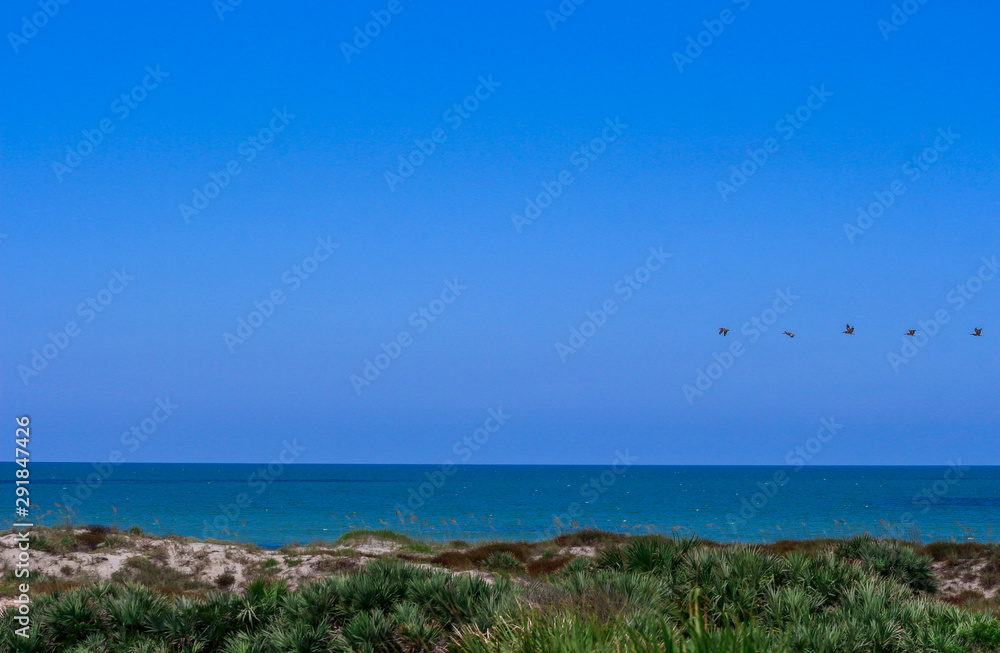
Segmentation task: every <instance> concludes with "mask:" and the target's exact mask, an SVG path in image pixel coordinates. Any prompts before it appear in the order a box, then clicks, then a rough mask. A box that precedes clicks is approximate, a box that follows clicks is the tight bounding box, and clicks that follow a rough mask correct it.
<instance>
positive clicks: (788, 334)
mask: <svg viewBox="0 0 1000 653" xmlns="http://www.w3.org/2000/svg"><path fill="white" fill-rule="evenodd" d="M783 333H784V334H785V335H786V336H788V337H789V338H794V337H795V334H794V333H789V332H788V331H783Z"/></svg>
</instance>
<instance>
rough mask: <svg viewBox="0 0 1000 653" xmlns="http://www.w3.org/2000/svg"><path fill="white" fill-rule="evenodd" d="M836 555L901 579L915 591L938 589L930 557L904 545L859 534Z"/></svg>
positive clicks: (886, 576)
mask: <svg viewBox="0 0 1000 653" xmlns="http://www.w3.org/2000/svg"><path fill="white" fill-rule="evenodd" d="M835 555H836V556H837V557H839V558H841V559H845V560H858V561H859V562H861V564H862V565H864V566H865V567H866V568H867V569H869V570H870V571H873V572H875V573H877V574H879V575H880V576H883V577H885V578H893V579H895V580H898V581H899V582H901V583H904V584H906V585H907V586H909V587H910V589H912V590H913V591H914V592H936V591H937V582H936V581H935V580H934V570H933V568H932V567H931V558H930V556H922V555H918V554H917V553H916V552H915V551H914V550H913V549H912V548H911V547H910V546H907V545H905V544H900V543H898V542H892V541H885V540H876V539H873V538H871V537H868V536H859V537H853V538H851V539H850V540H847V541H845V542H843V543H842V544H840V545H839V546H838V547H837V548H836V550H835Z"/></svg>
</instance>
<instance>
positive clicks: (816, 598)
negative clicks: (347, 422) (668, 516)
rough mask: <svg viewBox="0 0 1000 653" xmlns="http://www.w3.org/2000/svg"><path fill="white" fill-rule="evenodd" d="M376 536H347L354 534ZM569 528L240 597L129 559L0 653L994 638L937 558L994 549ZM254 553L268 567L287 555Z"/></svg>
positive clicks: (910, 643) (580, 652)
mask: <svg viewBox="0 0 1000 653" xmlns="http://www.w3.org/2000/svg"><path fill="white" fill-rule="evenodd" d="M374 537H378V536H375V535H372V534H371V533H366V534H364V535H362V536H355V537H352V538H348V539H347V540H346V541H347V542H351V543H353V544H354V545H355V546H358V547H360V546H361V545H362V544H363V540H364V539H366V538H374ZM563 538H565V539H563ZM563 538H558V539H556V540H553V541H549V542H544V543H523V542H494V543H489V544H483V545H479V546H471V545H465V546H463V547H462V548H461V549H460V550H455V549H447V548H444V547H440V546H439V547H437V548H435V551H436V552H437V553H436V555H435V557H434V561H435V562H434V564H436V565H438V566H439V567H446V568H444V569H442V568H428V567H427V566H426V565H422V566H417V565H414V564H412V563H411V562H409V561H408V560H399V559H392V558H384V559H375V560H370V561H369V562H368V563H367V564H366V565H364V566H362V567H360V568H358V567H355V568H352V569H343V570H334V571H337V572H338V573H335V574H334V575H330V576H326V577H324V578H321V579H319V580H314V581H312V582H308V583H306V584H304V585H303V586H301V587H300V588H299V589H298V590H297V591H293V590H290V589H289V588H288V587H287V585H286V584H285V583H284V582H282V581H278V580H276V579H275V578H273V577H259V578H255V579H253V580H251V581H249V582H248V583H247V584H245V585H244V586H243V587H242V588H239V590H238V591H235V592H220V591H217V590H213V589H205V588H201V589H198V590H196V591H193V592H191V593H189V595H185V596H179V595H165V594H164V593H163V592H161V591H157V590H156V589H154V587H156V586H158V585H159V584H161V582H180V581H179V580H178V579H171V578H161V577H159V576H160V575H162V574H164V573H166V572H164V571H163V569H161V568H160V563H158V562H157V561H155V560H153V559H145V562H139V561H138V560H135V562H133V559H130V561H129V565H128V570H129V574H128V575H127V577H124V578H119V579H116V580H117V581H120V582H114V583H100V584H96V585H91V586H89V587H86V588H82V587H78V588H73V589H68V590H67V589H55V590H54V591H52V592H51V593H49V594H45V595H40V596H36V597H35V603H34V606H33V615H34V624H35V625H34V626H33V630H32V636H31V637H30V638H29V639H23V638H20V637H17V636H15V635H14V628H15V627H16V625H15V624H14V622H13V616H14V615H13V614H12V613H10V612H8V613H6V614H5V615H4V616H3V617H2V618H0V629H2V630H0V651H11V652H29V651H30V652H32V653H48V652H50V651H51V652H56V651H59V652H62V651H67V652H69V653H92V652H93V653H96V652H112V651H114V652H118V651H122V652H136V653H139V652H163V653H166V652H168V651H178V652H203V653H213V652H219V653H286V652H288V653H291V652H300V651H301V652H316V653H319V652H334V653H336V652H343V653H348V652H352V651H358V652H362V651H363V652H373V653H374V652H392V653H404V652H418V651H452V652H455V653H461V652H466V653H528V652H535V651H539V652H554V653H590V652H592V651H598V652H607V653H612V652H614V653H654V652H657V653H668V652H669V653H709V652H720V651H725V652H734V653H735V652H739V653H756V652H764V651H768V652H770V651H778V652H785V651H787V652H791V651H803V652H814V653H840V652H842V651H854V652H857V653H864V652H872V653H875V652H878V653H890V652H914V653H930V652H940V653H961V652H965V653H985V652H987V651H1000V621H998V620H997V618H996V616H995V614H992V613H991V610H992V611H994V612H996V611H1000V610H998V606H997V603H996V601H995V600H993V601H988V600H985V599H983V600H981V601H980V602H979V603H978V604H976V606H977V607H978V608H981V610H980V611H979V612H977V611H975V610H972V609H969V608H968V607H963V606H957V605H951V604H948V603H945V602H943V601H940V600H938V599H937V598H935V593H936V592H937V589H938V588H937V582H936V580H935V576H934V569H933V568H932V561H933V560H937V561H938V563H939V564H949V561H951V562H953V563H954V564H963V563H965V562H976V564H977V565H980V566H983V565H988V564H989V563H990V562H991V561H992V560H993V559H994V557H995V556H996V554H997V551H998V549H997V548H996V547H993V546H988V545H977V546H981V548H978V549H977V548H975V547H969V546H966V545H950V546H945V545H942V546H938V545H930V546H929V547H919V546H918V545H911V544H907V543H903V542H895V541H887V540H873V539H870V538H865V537H858V538H853V539H850V540H832V541H826V542H823V543H821V544H818V545H817V544H816V543H815V542H801V543H795V542H785V543H776V544H775V545H770V546H768V547H758V546H722V545H718V544H715V543H711V542H704V541H699V540H695V539H670V538H664V537H661V536H656V535H646V536H640V537H632V538H625V537H622V536H618V535H610V534H607V533H604V534H601V533H574V534H572V535H568V536H563ZM380 539H382V538H380ZM407 539H408V538H407ZM560 540H561V541H560ZM392 541H394V542H397V543H399V544H403V545H404V546H411V545H412V541H408V542H400V541H399V540H396V539H393V540H392ZM342 542H343V540H342ZM570 547H594V548H593V549H590V550H591V551H595V553H596V555H595V556H594V557H593V558H590V557H576V556H574V555H571V554H570V553H568V552H567V549H569V548H570ZM336 559H337V558H335V557H332V556H331V557H330V560H336ZM261 566H262V567H268V568H270V570H271V571H275V570H277V567H278V564H277V560H274V559H267V560H265V561H264V562H263V563H262V564H261ZM458 569H467V570H475V571H474V572H473V573H471V574H470V573H465V572H459V571H456V570H458ZM486 572H493V574H492V575H490V574H488V573H486ZM234 582H235V579H234V577H233V576H232V574H230V573H229V572H226V573H224V574H222V575H220V576H219V577H218V578H216V579H215V585H216V586H218V587H228V586H229V585H232V584H233V583H234Z"/></svg>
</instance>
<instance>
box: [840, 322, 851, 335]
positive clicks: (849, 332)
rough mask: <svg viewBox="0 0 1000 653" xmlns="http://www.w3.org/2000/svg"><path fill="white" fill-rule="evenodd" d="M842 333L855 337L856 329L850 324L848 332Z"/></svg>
mask: <svg viewBox="0 0 1000 653" xmlns="http://www.w3.org/2000/svg"><path fill="white" fill-rule="evenodd" d="M841 333H846V334H847V335H849V336H853V335H854V327H852V326H851V325H850V324H848V325H847V331H841Z"/></svg>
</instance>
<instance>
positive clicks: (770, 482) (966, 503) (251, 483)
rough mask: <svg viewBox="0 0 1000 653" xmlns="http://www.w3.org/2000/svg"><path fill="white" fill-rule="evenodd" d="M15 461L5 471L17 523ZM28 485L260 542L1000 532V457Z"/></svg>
mask: <svg viewBox="0 0 1000 653" xmlns="http://www.w3.org/2000/svg"><path fill="white" fill-rule="evenodd" d="M14 470H15V467H14V466H13V465H12V464H6V465H4V466H3V473H2V474H0V478H2V479H3V481H2V483H3V484H4V486H5V490H6V491H7V492H9V494H8V496H9V497H10V504H9V505H10V506H11V512H10V513H8V514H9V515H10V519H8V520H7V521H8V523H9V522H10V521H12V520H13V517H14V515H13V512H12V511H13V506H14V488H13V485H14V483H13V480H14ZM8 479H9V480H8ZM88 482H89V483H90V485H91V486H92V487H88V486H87V485H86V484H87V483H88ZM30 488H31V492H32V494H31V499H32V503H33V504H35V506H36V507H34V508H33V509H32V517H33V518H34V521H35V523H44V524H46V525H50V526H52V525H57V524H60V523H63V522H65V520H66V518H67V515H69V518H70V519H72V522H73V523H74V524H77V525H81V524H90V523H102V524H111V523H116V524H118V526H119V527H126V526H131V525H138V526H140V527H142V528H143V529H145V530H148V531H150V532H152V533H157V534H160V535H165V534H178V535H187V536H193V537H199V538H205V537H217V538H220V539H234V540H239V541H242V542H253V543H256V544H258V545H260V546H264V547H277V546H281V545H283V544H286V543H288V542H290V541H298V542H300V543H304V542H309V541H312V540H315V539H334V538H336V537H337V536H339V535H340V534H342V533H344V532H345V531H347V530H350V529H352V528H386V527H390V528H394V529H397V530H401V531H405V532H407V533H410V534H414V535H417V536H420V537H427V538H434V539H439V540H451V539H465V540H481V539H489V538H526V539H539V538H546V537H551V536H553V535H554V534H557V533H558V532H560V530H563V531H565V530H568V529H570V528H571V527H574V526H575V527H584V526H589V527H599V528H602V529H607V530H619V531H628V532H646V531H647V529H655V530H657V531H659V532H666V533H670V532H675V533H683V534H697V535H699V536H702V537H707V538H711V539H715V540H718V541H755V542H759V541H761V540H774V539H782V538H803V537H818V536H824V535H825V536H838V535H845V534H849V533H854V532H859V531H861V530H868V531H870V532H874V533H884V532H885V529H886V523H888V524H891V525H892V532H893V533H894V534H897V535H900V534H904V531H909V532H913V530H914V529H918V530H919V533H920V535H921V536H922V537H923V539H924V540H932V539H935V540H938V539H952V538H955V539H958V540H964V539H967V538H970V537H974V538H976V539H978V540H981V541H987V540H991V539H993V537H992V533H991V530H990V529H991V526H993V525H997V526H998V527H1000V519H998V517H1000V467H955V468H948V467H802V468H801V469H798V470H796V469H795V468H794V467H669V466H655V467H654V466H638V465H632V464H631V463H630V461H624V460H623V461H620V462H619V463H618V464H617V465H616V466H614V467H607V466H507V465H497V466H488V465H481V466H459V467H445V468H443V467H441V466H438V465H286V466H282V465H277V464H276V465H273V466H272V467H271V468H270V469H269V468H268V466H267V465H216V464H205V465H189V464H120V465H117V466H114V467H111V466H108V467H107V468H104V469H100V468H96V467H95V466H93V465H90V464H77V463H32V465H31V485H30ZM57 504H58V505H57ZM397 511H399V512H397ZM401 514H402V515H404V517H403V518H402V519H401V517H400V515H401ZM554 518H557V519H558V524H559V526H557V523H556V521H555V520H554ZM452 520H454V522H453V521H452ZM404 522H405V523H404ZM560 526H561V528H560Z"/></svg>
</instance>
